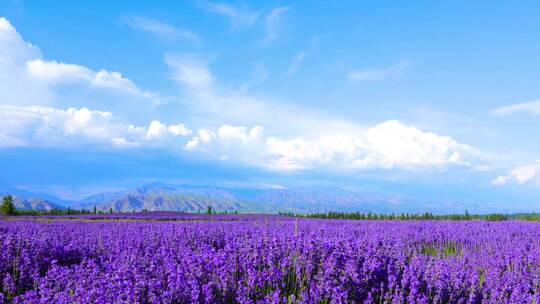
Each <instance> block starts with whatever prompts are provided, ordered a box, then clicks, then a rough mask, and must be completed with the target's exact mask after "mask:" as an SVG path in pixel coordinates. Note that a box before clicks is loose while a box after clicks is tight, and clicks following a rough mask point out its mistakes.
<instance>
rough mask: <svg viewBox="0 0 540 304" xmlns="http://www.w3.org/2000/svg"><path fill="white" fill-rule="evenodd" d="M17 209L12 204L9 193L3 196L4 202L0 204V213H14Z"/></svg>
mask: <svg viewBox="0 0 540 304" xmlns="http://www.w3.org/2000/svg"><path fill="white" fill-rule="evenodd" d="M16 212H17V209H15V205H13V197H11V195H7V196H4V202H3V203H2V205H1V206H0V214H2V215H15V213H16Z"/></svg>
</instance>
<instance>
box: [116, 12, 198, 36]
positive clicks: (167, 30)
mask: <svg viewBox="0 0 540 304" xmlns="http://www.w3.org/2000/svg"><path fill="white" fill-rule="evenodd" d="M124 21H125V23H126V24H127V25H128V26H130V27H131V28H133V29H136V30H139V31H143V32H147V33H149V34H152V35H154V36H157V37H159V38H162V39H165V40H176V39H185V40H189V41H192V42H195V43H197V42H199V41H200V38H199V35H197V34H196V33H194V32H192V31H188V30H186V29H179V28H176V27H174V26H172V25H169V24H166V23H164V22H161V21H157V20H153V19H149V18H144V17H140V16H129V17H126V18H124Z"/></svg>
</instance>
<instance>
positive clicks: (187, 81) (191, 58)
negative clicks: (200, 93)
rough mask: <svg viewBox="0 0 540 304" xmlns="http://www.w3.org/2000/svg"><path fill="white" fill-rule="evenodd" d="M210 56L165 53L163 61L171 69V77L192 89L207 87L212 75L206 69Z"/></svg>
mask: <svg viewBox="0 0 540 304" xmlns="http://www.w3.org/2000/svg"><path fill="white" fill-rule="evenodd" d="M210 61H212V59H211V58H206V57H204V56H201V55H198V54H183V55H172V54H167V55H165V63H167V65H168V66H169V67H170V68H172V70H173V76H172V77H173V79H174V80H176V81H178V82H179V83H180V84H182V85H185V86H187V87H189V88H192V89H208V88H209V87H210V86H211V85H212V83H213V81H214V76H213V75H212V73H210V71H209V69H208V64H209V62H210Z"/></svg>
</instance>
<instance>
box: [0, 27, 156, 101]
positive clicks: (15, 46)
mask: <svg viewBox="0 0 540 304" xmlns="http://www.w3.org/2000/svg"><path fill="white" fill-rule="evenodd" d="M74 84H84V85H87V86H89V87H90V88H92V89H99V90H101V91H108V92H111V93H112V92H121V93H124V94H128V95H130V96H133V97H138V98H142V99H146V100H150V101H152V102H155V103H158V102H159V96H158V95H157V94H155V93H152V92H148V91H144V90H141V89H140V88H139V87H137V85H135V83H133V81H131V80H130V79H127V78H125V77H123V76H122V74H120V73H118V72H111V71H107V70H100V71H97V72H96V71H93V70H92V69H90V68H88V67H85V66H81V65H77V64H69V63H63V62H57V61H54V60H46V59H44V58H43V56H42V54H41V52H40V51H39V49H38V48H37V47H35V46H33V45H31V44H30V43H28V42H26V41H24V40H23V38H22V37H21V36H20V35H19V33H18V32H17V31H16V29H15V28H14V27H13V26H12V25H11V24H10V23H9V21H7V20H6V19H5V18H0V92H2V93H1V94H0V103H4V104H19V105H23V104H25V105H36V104H39V105H51V104H55V103H59V102H58V100H59V99H61V98H58V94H57V92H58V89H59V87H60V86H63V87H64V88H65V87H70V88H71V89H73V90H77V88H76V87H74V86H72V85H74ZM78 92H79V94H78V95H79V96H88V94H87V93H86V92H84V90H79V91H78ZM111 99H113V98H111Z"/></svg>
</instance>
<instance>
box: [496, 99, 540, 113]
mask: <svg viewBox="0 0 540 304" xmlns="http://www.w3.org/2000/svg"><path fill="white" fill-rule="evenodd" d="M520 112H525V113H530V114H534V115H540V100H535V101H530V102H524V103H518V104H513V105H509V106H504V107H500V108H497V109H495V110H493V111H491V114H493V115H497V116H506V115H510V114H514V113H520Z"/></svg>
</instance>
